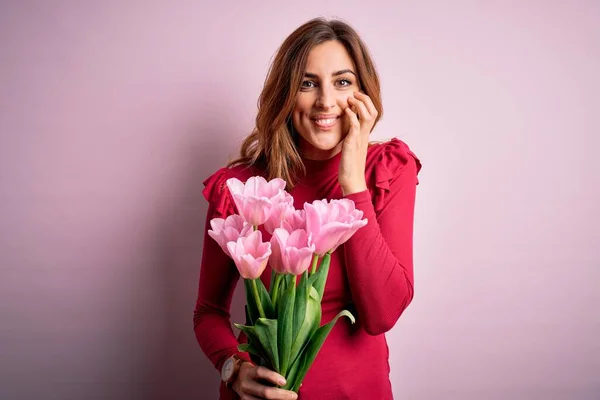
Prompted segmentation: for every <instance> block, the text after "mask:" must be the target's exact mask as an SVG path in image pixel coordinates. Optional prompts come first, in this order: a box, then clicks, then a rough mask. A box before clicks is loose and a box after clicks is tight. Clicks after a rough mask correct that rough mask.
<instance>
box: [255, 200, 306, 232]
mask: <svg viewBox="0 0 600 400" xmlns="http://www.w3.org/2000/svg"><path fill="white" fill-rule="evenodd" d="M290 199H291V202H281V203H279V204H277V205H275V206H274V207H273V209H272V212H271V216H270V217H269V219H268V220H267V221H266V222H265V229H266V231H267V232H269V233H270V234H273V232H274V231H275V229H277V228H285V230H287V231H288V232H292V231H295V230H296V229H305V228H306V221H305V219H304V210H296V209H295V208H294V206H293V201H294V199H293V198H292V196H290Z"/></svg>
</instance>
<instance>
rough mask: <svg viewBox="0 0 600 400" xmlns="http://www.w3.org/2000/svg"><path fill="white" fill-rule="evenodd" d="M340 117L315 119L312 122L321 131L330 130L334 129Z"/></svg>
mask: <svg viewBox="0 0 600 400" xmlns="http://www.w3.org/2000/svg"><path fill="white" fill-rule="evenodd" d="M338 119H339V117H334V118H315V119H313V120H312V122H313V123H314V124H315V125H316V126H317V127H318V128H321V129H325V130H327V129H330V128H332V127H333V126H334V125H335V124H336V123H337V121H338Z"/></svg>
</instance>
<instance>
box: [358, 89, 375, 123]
mask: <svg viewBox="0 0 600 400" xmlns="http://www.w3.org/2000/svg"><path fill="white" fill-rule="evenodd" d="M354 96H355V97H356V98H357V99H359V100H362V102H363V103H364V104H365V106H366V107H367V110H369V114H371V115H372V116H373V118H376V117H377V115H379V113H378V112H377V108H375V104H373V100H371V98H370V97H369V96H367V95H366V94H364V93H363V92H355V93H354Z"/></svg>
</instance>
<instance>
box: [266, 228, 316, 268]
mask: <svg viewBox="0 0 600 400" xmlns="http://www.w3.org/2000/svg"><path fill="white" fill-rule="evenodd" d="M271 249H272V251H273V254H272V256H271V259H270V263H271V268H273V269H274V270H275V271H276V272H279V273H280V274H293V275H300V274H302V273H303V272H304V271H306V270H307V269H308V267H309V266H310V263H311V260H312V256H313V253H314V251H315V245H314V244H312V243H311V240H310V234H308V233H307V232H306V231H305V230H304V229H297V230H295V231H293V232H292V233H289V232H288V231H286V230H285V229H283V228H277V229H275V231H274V232H273V236H272V237H271Z"/></svg>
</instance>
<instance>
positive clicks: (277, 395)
mask: <svg viewBox="0 0 600 400" xmlns="http://www.w3.org/2000/svg"><path fill="white" fill-rule="evenodd" d="M243 390H244V393H247V394H249V395H252V396H258V398H260V399H284V400H288V399H289V400H295V399H297V398H298V395H297V394H296V393H294V392H292V391H290V390H283V389H279V388H275V387H269V386H265V385H261V384H260V383H258V382H256V381H248V382H247V383H246V385H244V388H243Z"/></svg>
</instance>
